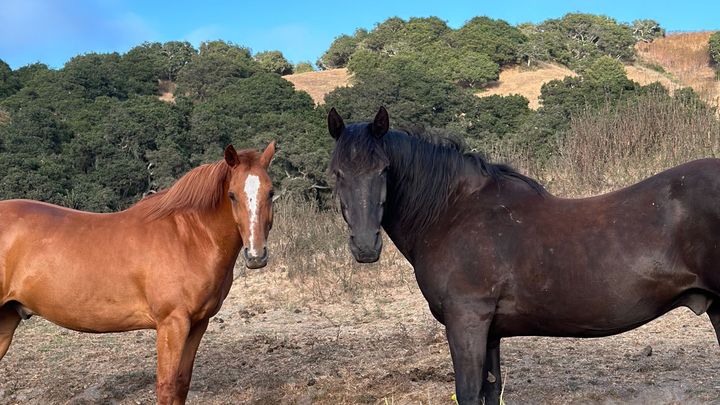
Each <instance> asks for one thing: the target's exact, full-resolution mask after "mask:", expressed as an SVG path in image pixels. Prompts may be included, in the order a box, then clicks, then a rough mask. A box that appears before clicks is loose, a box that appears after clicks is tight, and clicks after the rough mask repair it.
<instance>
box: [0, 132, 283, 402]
mask: <svg viewBox="0 0 720 405" xmlns="http://www.w3.org/2000/svg"><path fill="white" fill-rule="evenodd" d="M274 153H275V144H274V143H270V145H268V147H267V148H266V149H265V151H264V152H262V153H259V152H257V151H253V150H243V151H240V152H236V151H235V149H234V148H233V147H232V145H230V146H228V147H227V148H226V149H225V159H224V160H220V161H218V162H216V163H212V164H207V165H203V166H200V167H197V168H195V169H193V170H192V171H190V172H189V173H187V174H186V175H185V176H184V177H182V178H181V179H180V180H178V181H177V182H176V183H175V184H174V185H173V186H172V187H170V188H169V189H167V190H164V191H161V192H159V193H157V194H154V195H152V196H149V197H147V198H145V199H143V200H141V201H140V202H139V203H137V204H135V205H134V206H132V207H130V208H129V209H127V210H125V211H122V212H117V213H110V214H94V213H88V212H81V211H75V210H71V209H67V208H63V207H58V206H55V205H51V204H45V203H42V202H37V201H28V200H9V201H2V202H0V358H2V357H3V356H4V355H5V353H6V352H7V349H8V346H9V345H10V341H11V340H12V336H13V332H14V331H15V328H16V327H17V326H18V324H19V323H20V320H21V318H27V317H28V316H30V315H33V314H37V315H40V316H42V317H43V318H46V319H48V320H49V321H51V322H53V323H56V324H58V325H60V326H63V327H66V328H69V329H73V330H77V331H82V332H93V333H104V332H122V331H130V330H136V329H156V330H157V385H156V388H157V402H158V403H159V404H183V403H185V398H186V397H187V393H188V388H189V386H190V378H191V374H192V368H193V362H194V360H195V353H196V352H197V349H198V345H199V344H200V339H201V338H202V336H203V334H204V333H205V330H206V328H207V325H208V319H209V318H210V317H211V316H213V315H215V314H216V313H217V312H218V310H219V309H220V306H221V305H222V302H223V300H224V299H225V297H226V296H227V294H228V291H229V289H230V285H231V284H232V280H233V268H234V266H235V261H236V259H237V256H238V254H239V252H240V250H241V248H243V246H244V248H243V249H242V251H243V256H244V258H245V263H246V265H247V266H248V267H249V268H259V267H263V266H264V265H265V264H266V263H267V257H268V252H267V248H266V239H267V236H268V233H269V231H270V228H271V226H272V182H271V181H270V178H269V177H268V174H267V171H266V170H267V167H268V165H269V164H270V161H271V159H272V157H273V155H274Z"/></svg>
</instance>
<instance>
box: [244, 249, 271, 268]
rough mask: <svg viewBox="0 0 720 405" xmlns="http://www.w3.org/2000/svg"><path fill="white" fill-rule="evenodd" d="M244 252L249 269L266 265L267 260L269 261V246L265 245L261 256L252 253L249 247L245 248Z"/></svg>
mask: <svg viewBox="0 0 720 405" xmlns="http://www.w3.org/2000/svg"><path fill="white" fill-rule="evenodd" d="M242 252H243V258H244V259H245V266H247V268H248V269H259V268H262V267H265V266H266V265H267V261H268V250H267V247H263V250H262V255H261V256H255V255H251V254H250V250H249V249H248V248H243V250H242Z"/></svg>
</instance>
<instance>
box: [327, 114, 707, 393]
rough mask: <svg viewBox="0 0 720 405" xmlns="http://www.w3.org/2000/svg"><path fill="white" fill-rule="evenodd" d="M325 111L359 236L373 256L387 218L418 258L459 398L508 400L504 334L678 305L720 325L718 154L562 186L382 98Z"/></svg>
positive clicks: (553, 332) (586, 332) (364, 257)
mask: <svg viewBox="0 0 720 405" xmlns="http://www.w3.org/2000/svg"><path fill="white" fill-rule="evenodd" d="M328 125H329V129H330V133H331V135H332V136H333V138H335V139H336V146H335V150H334V152H333V156H332V163H331V169H332V170H333V172H334V173H335V175H336V178H337V183H336V192H337V194H338V196H339V197H340V200H341V204H342V207H343V215H344V217H345V220H346V221H347V222H348V225H349V227H350V230H351V239H350V247H351V250H352V252H353V254H354V255H355V258H356V259H357V260H358V261H363V262H369V261H374V260H377V258H378V257H379V254H380V249H381V248H382V244H381V243H378V235H379V231H380V227H381V226H382V228H384V229H385V231H386V232H387V234H388V236H390V238H391V239H392V240H393V242H394V243H395V245H396V246H397V247H398V249H399V250H400V251H401V252H402V253H403V255H404V256H405V257H406V258H407V259H408V261H409V262H410V263H411V264H412V266H413V268H414V270H415V275H416V278H417V281H418V284H419V286H420V289H421V291H422V293H423V295H424V296H425V298H426V299H427V301H428V304H429V307H430V310H431V312H432V313H433V315H434V316H435V317H436V318H437V319H438V320H439V321H440V322H442V323H443V324H445V326H446V328H447V336H448V342H449V345H450V352H451V355H452V359H453V364H454V368H455V377H456V391H457V395H458V402H459V403H461V404H477V403H479V402H480V400H481V398H484V399H485V402H486V403H488V404H497V403H499V393H500V390H501V379H500V339H501V338H503V337H509V336H521V335H539V336H572V337H599V336H607V335H612V334H616V333H621V332H623V331H627V330H630V329H633V328H636V327H638V326H640V325H642V324H644V323H647V322H649V321H651V320H653V319H655V318H657V317H658V316H660V315H662V314H664V313H666V312H667V311H669V310H671V309H673V308H676V307H678V306H687V307H689V308H691V309H692V310H693V311H695V312H696V313H698V314H701V313H703V312H705V311H707V313H708V315H709V317H710V320H711V323H712V325H713V327H714V328H715V331H716V333H717V334H718V336H719V337H720V240H719V239H720V160H717V159H704V160H698V161H694V162H690V163H686V164H684V165H681V166H678V167H675V168H672V169H669V170H667V171H664V172H662V173H660V174H657V175H655V176H653V177H650V178H648V179H646V180H644V181H642V182H640V183H638V184H635V185H633V186H630V187H627V188H625V189H622V190H619V191H616V192H613V193H609V194H605V195H600V196H597V197H592V198H584V199H564V198H557V197H554V196H552V195H550V194H549V193H547V192H545V191H544V190H543V189H542V187H541V186H540V185H539V184H538V183H537V182H535V181H534V180H532V179H530V178H528V177H526V176H523V175H522V174H519V173H517V172H516V171H514V170H513V169H511V168H510V167H508V166H504V165H495V164H491V163H488V162H487V161H486V160H485V159H483V158H482V157H480V156H479V155H476V154H467V153H464V152H463V151H462V149H461V148H459V147H458V145H457V144H454V143H448V142H446V141H436V140H430V139H427V138H426V137H423V136H417V135H412V134H409V133H404V132H399V131H390V130H389V117H388V114H387V111H386V110H385V109H384V108H381V109H380V111H379V112H378V115H377V116H376V117H375V120H374V121H373V122H371V123H358V124H351V125H348V126H347V127H346V126H345V124H344V122H342V119H341V118H340V116H339V115H338V114H337V112H335V110H334V109H333V110H331V112H330V114H329V116H328ZM489 374H492V375H493V376H494V377H495V378H494V379H490V380H488V375H489Z"/></svg>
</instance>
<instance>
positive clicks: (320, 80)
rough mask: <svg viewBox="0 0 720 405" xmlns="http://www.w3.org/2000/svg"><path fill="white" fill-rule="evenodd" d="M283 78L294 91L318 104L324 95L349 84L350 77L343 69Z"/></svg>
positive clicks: (323, 98)
mask: <svg viewBox="0 0 720 405" xmlns="http://www.w3.org/2000/svg"><path fill="white" fill-rule="evenodd" d="M283 77H284V78H285V79H287V80H288V81H290V82H291V83H292V84H294V85H295V88H296V89H298V90H302V91H305V92H307V93H308V94H310V97H312V98H313V100H315V102H316V103H318V104H321V103H322V102H323V101H324V100H325V95H326V94H328V93H330V92H331V91H333V90H335V89H336V88H338V87H343V86H347V85H348V84H349V83H350V75H349V74H348V71H347V69H345V68H343V69H330V70H320V71H317V72H306V73H298V74H294V75H287V76H283Z"/></svg>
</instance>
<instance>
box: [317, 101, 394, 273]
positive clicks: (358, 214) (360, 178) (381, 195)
mask: <svg viewBox="0 0 720 405" xmlns="http://www.w3.org/2000/svg"><path fill="white" fill-rule="evenodd" d="M389 126H390V121H389V118H388V113H387V110H385V108H384V107H380V111H378V113H377V115H376V116H375V120H373V122H370V123H357V124H351V125H348V126H347V127H346V126H345V123H344V122H343V119H342V118H341V117H340V115H339V114H338V113H337V111H335V109H334V108H333V109H331V110H330V113H329V114H328V129H329V131H330V135H331V136H332V137H333V138H334V139H335V150H334V151H333V155H332V160H331V162H330V170H331V171H332V172H333V175H334V176H335V180H336V182H335V193H336V194H337V196H338V197H339V198H340V206H341V209H342V214H343V218H345V222H347V224H348V226H349V227H350V250H351V251H352V253H353V256H355V260H357V261H358V262H360V263H372V262H376V261H377V260H378V258H379V257H380V252H381V251H382V236H381V235H380V226H381V221H382V217H383V208H384V204H385V197H386V192H387V168H388V164H389V163H388V158H387V155H386V154H385V150H384V147H383V142H382V137H383V136H384V135H385V134H386V133H387V132H388V129H389Z"/></svg>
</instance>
